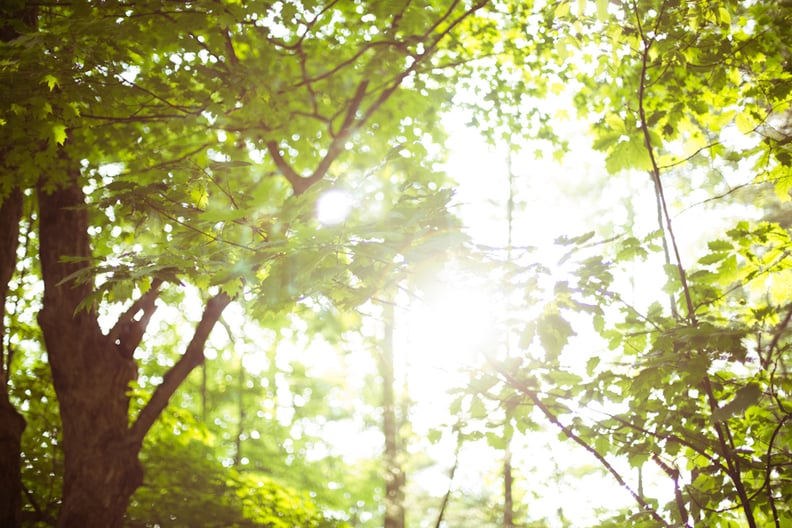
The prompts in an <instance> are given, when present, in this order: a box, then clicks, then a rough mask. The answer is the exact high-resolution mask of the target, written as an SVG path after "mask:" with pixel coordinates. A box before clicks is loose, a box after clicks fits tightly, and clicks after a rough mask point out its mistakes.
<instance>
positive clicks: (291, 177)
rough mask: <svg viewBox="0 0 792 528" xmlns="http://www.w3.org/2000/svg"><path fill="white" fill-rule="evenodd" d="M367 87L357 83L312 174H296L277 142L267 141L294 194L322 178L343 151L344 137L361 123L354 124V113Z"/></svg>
mask: <svg viewBox="0 0 792 528" xmlns="http://www.w3.org/2000/svg"><path fill="white" fill-rule="evenodd" d="M367 87H368V81H362V82H361V83H360V84H359V85H358V87H357V90H356V91H355V95H354V96H353V97H352V99H351V100H350V102H349V106H348V107H347V112H346V115H345V116H344V121H343V122H342V124H341V128H340V130H339V131H338V133H337V134H336V135H335V137H333V141H332V142H331V143H330V146H329V147H328V149H327V153H326V154H325V156H324V158H322V160H321V161H320V162H319V165H317V167H316V170H314V172H313V174H311V175H310V176H308V177H303V176H300V175H299V174H297V171H295V170H294V168H293V167H292V166H291V165H289V163H288V162H287V161H286V160H285V159H284V158H283V156H281V153H280V149H279V148H278V144H277V143H276V142H275V141H269V142H267V151H268V152H269V154H270V156H272V160H273V161H274V162H275V166H276V167H277V168H278V170H279V171H280V172H281V174H283V176H284V177H285V178H286V179H287V180H288V182H289V183H290V184H291V186H292V190H293V191H294V194H295V195H300V194H302V193H304V192H305V191H307V190H308V188H309V187H310V186H311V185H313V184H314V183H316V182H318V181H319V180H321V179H322V178H324V176H325V174H327V170H328V169H329V168H330V165H331V164H332V163H333V161H335V159H336V158H337V157H338V156H339V155H340V154H341V152H343V150H344V143H345V142H346V139H347V138H348V137H349V136H350V135H351V133H352V132H353V131H354V130H355V129H357V128H358V127H359V126H360V125H361V124H362V123H363V121H362V120H361V121H359V122H358V123H357V124H356V123H355V115H356V114H357V111H358V109H359V108H360V104H361V103H362V102H363V97H364V96H365V95H366V88H367Z"/></svg>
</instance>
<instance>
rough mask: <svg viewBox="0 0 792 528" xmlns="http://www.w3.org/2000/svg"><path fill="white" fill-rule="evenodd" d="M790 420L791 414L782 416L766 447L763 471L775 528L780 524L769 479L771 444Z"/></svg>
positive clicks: (771, 454)
mask: <svg viewBox="0 0 792 528" xmlns="http://www.w3.org/2000/svg"><path fill="white" fill-rule="evenodd" d="M790 418H792V414H787V415H786V416H784V417H783V418H782V419H781V421H780V422H778V425H777V426H776V428H775V430H773V434H772V436H770V442H768V445H767V467H766V470H765V483H766V484H767V502H769V503H770V509H772V510H773V520H774V521H775V526H776V528H781V523H780V520H779V518H778V509H777V508H776V505H775V498H774V497H773V487H772V479H771V478H770V473H771V472H772V471H773V443H774V442H775V439H776V436H777V435H778V432H779V431H780V430H781V428H782V427H783V426H784V424H785V423H786V421H787V420H789V419H790Z"/></svg>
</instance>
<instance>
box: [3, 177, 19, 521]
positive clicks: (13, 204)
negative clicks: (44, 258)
mask: <svg viewBox="0 0 792 528" xmlns="http://www.w3.org/2000/svg"><path fill="white" fill-rule="evenodd" d="M21 218H22V193H21V192H20V191H19V189H15V190H14V191H13V192H12V193H11V195H10V196H9V197H8V198H6V199H5V200H4V201H3V203H2V205H0V526H7V527H9V528H15V527H17V526H20V522H21V521H20V516H21V513H22V473H21V469H22V468H21V459H20V456H21V452H22V432H23V431H24V430H25V419H24V418H22V416H21V415H20V414H19V413H18V412H17V410H16V408H14V405H13V404H12V403H11V400H10V399H9V394H8V380H9V377H10V372H9V371H8V370H9V369H10V367H11V364H10V357H11V351H10V347H9V350H6V349H5V346H4V345H5V342H6V338H5V337H6V336H5V330H6V329H5V325H4V321H5V305H6V299H7V296H8V284H9V281H10V280H11V277H12V276H13V274H14V268H15V267H16V261H17V248H18V247H19V222H20V220H21Z"/></svg>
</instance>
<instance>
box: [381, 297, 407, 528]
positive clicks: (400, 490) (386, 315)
mask: <svg viewBox="0 0 792 528" xmlns="http://www.w3.org/2000/svg"><path fill="white" fill-rule="evenodd" d="M394 318H395V315H394V309H393V305H392V304H391V303H385V305H384V307H383V319H384V320H385V333H384V336H383V338H382V350H381V354H380V374H381V375H382V393H383V396H382V415H383V417H382V430H383V433H384V435H385V528H404V482H405V479H404V472H403V471H402V469H401V465H400V464H399V422H398V417H397V416H396V397H395V394H394V393H395V390H394V389H395V385H396V377H395V373H394V360H393V326H394Z"/></svg>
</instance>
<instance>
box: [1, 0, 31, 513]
mask: <svg viewBox="0 0 792 528" xmlns="http://www.w3.org/2000/svg"><path fill="white" fill-rule="evenodd" d="M2 15H3V19H0V41H3V42H9V41H11V40H13V39H15V38H17V37H19V29H20V28H22V27H28V28H35V27H36V17H37V8H36V7H35V6H27V5H22V6H21V7H6V8H5V9H3V11H2ZM4 157H5V154H4V153H3V152H0V168H2V169H3V170H4V172H5V171H8V172H12V170H10V168H9V167H4V163H2V158H4ZM5 176H6V177H11V178H13V177H14V175H13V173H11V174H8V173H7V174H6V175H5ZM12 181H13V180H12ZM21 218H22V192H21V191H20V190H19V189H18V188H14V189H13V190H12V191H11V194H10V195H9V196H8V197H7V198H6V199H5V200H3V201H2V204H0V526H7V527H9V528H16V527H17V526H20V525H21V520H20V518H21V515H22V474H21V469H22V467H21V453H22V433H23V431H24V430H25V425H26V424H25V419H24V418H23V417H22V415H20V414H19V412H17V410H16V408H15V407H14V405H13V403H12V402H11V400H10V399H9V394H8V382H9V378H10V372H8V369H9V368H10V367H11V365H10V357H11V350H10V349H9V350H5V348H4V344H5V342H6V339H5V337H6V336H5V330H6V329H5V305H6V298H7V295H8V283H9V281H10V280H11V277H12V276H13V274H14V269H15V268H16V260H17V248H18V247H19V222H20V220H21ZM7 358H8V360H7Z"/></svg>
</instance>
